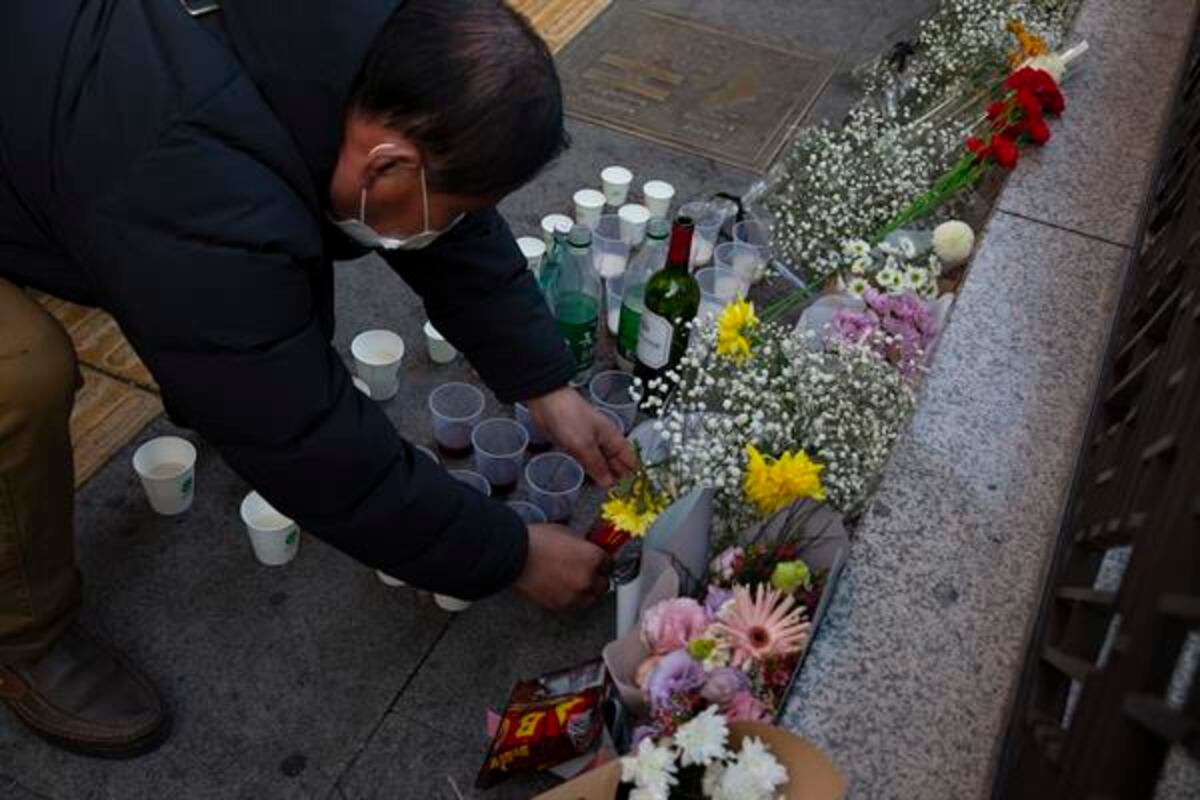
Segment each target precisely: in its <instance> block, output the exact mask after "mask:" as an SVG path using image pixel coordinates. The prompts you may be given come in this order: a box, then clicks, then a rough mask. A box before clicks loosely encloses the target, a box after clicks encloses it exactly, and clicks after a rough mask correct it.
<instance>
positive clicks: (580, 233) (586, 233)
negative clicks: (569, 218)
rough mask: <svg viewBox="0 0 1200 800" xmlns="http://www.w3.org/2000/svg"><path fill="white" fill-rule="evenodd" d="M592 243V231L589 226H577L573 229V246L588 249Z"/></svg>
mask: <svg viewBox="0 0 1200 800" xmlns="http://www.w3.org/2000/svg"><path fill="white" fill-rule="evenodd" d="M591 243H592V229H591V228H589V227H588V226H587V225H576V226H575V227H574V228H571V246H572V247H588V246H590V245H591Z"/></svg>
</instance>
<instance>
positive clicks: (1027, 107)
mask: <svg viewBox="0 0 1200 800" xmlns="http://www.w3.org/2000/svg"><path fill="white" fill-rule="evenodd" d="M1017 105H1018V106H1020V107H1021V111H1023V112H1025V116H1026V117H1027V118H1028V117H1038V118H1040V117H1041V116H1042V101H1041V100H1039V99H1038V97H1037V95H1035V94H1034V93H1033V92H1031V91H1029V90H1028V89H1018V90H1017Z"/></svg>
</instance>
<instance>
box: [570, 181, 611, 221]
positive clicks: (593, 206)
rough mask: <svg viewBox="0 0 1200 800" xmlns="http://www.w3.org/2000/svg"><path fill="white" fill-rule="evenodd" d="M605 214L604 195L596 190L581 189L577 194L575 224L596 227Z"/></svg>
mask: <svg viewBox="0 0 1200 800" xmlns="http://www.w3.org/2000/svg"><path fill="white" fill-rule="evenodd" d="M603 213H604V193H603V192H598V191H596V190H595V189H580V190H579V191H578V192H576V193H575V222H577V223H578V224H580V225H587V226H588V227H589V228H594V227H596V223H597V222H599V221H600V215H601V214H603Z"/></svg>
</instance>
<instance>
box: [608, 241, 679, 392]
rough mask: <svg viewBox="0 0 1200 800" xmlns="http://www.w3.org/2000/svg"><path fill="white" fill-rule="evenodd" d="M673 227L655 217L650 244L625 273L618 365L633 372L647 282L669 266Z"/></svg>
mask: <svg viewBox="0 0 1200 800" xmlns="http://www.w3.org/2000/svg"><path fill="white" fill-rule="evenodd" d="M670 235H671V226H670V223H668V222H667V221H666V220H665V219H662V218H661V217H655V218H654V219H652V220H650V223H649V225H647V227H646V243H645V244H644V245H642V249H641V250H639V251H638V253H637V255H635V256H634V257H633V260H632V261H630V262H629V269H627V270H626V271H625V275H624V280H625V292H624V294H623V295H622V297H621V318H620V322H619V323H618V325H617V361H618V362H619V363H620V365H621V368H622V369H626V370H630V371H632V370H633V368H634V365H635V364H636V363H637V345H638V331H639V329H640V328H641V324H642V309H643V308H644V307H645V296H646V282H647V281H649V280H650V278H651V277H653V276H654V274H655V273H657V272H658V271H659V270H660V269H662V268H663V266H665V265H666V263H667V239H668V238H669V237H670Z"/></svg>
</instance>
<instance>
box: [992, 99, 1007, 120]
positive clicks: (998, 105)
mask: <svg viewBox="0 0 1200 800" xmlns="http://www.w3.org/2000/svg"><path fill="white" fill-rule="evenodd" d="M1007 116H1008V103H1007V102H1005V101H1004V100H997V101H996V102H994V103H992V104H991V105H990V106H988V110H987V118H988V119H990V120H992V121H993V122H995V121H996V120H998V119H1004V118H1005V117H1007Z"/></svg>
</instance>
